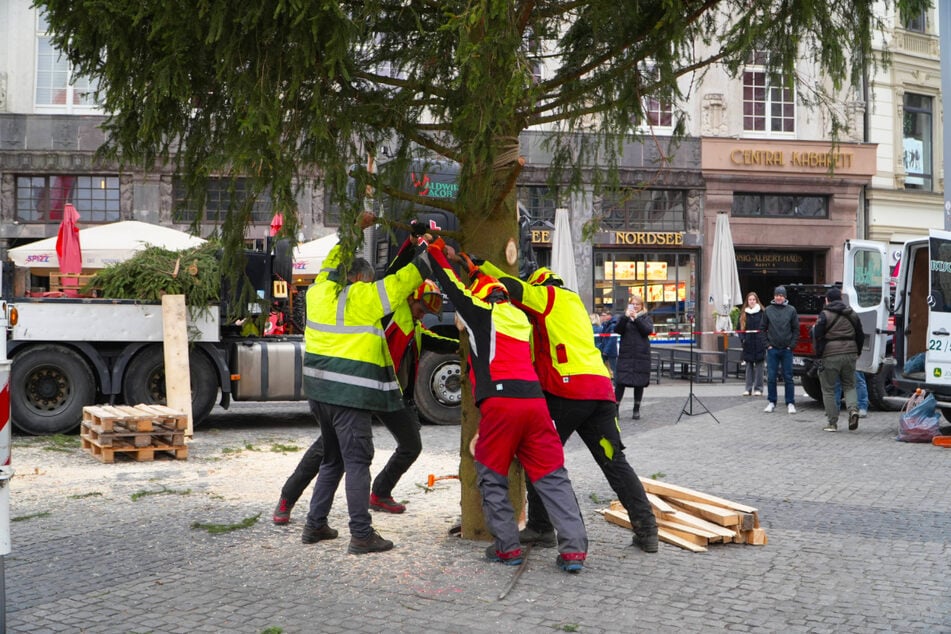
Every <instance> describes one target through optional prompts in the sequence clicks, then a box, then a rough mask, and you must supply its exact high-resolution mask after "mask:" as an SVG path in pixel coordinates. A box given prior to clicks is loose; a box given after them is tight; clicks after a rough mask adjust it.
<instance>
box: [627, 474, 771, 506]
mask: <svg viewBox="0 0 951 634" xmlns="http://www.w3.org/2000/svg"><path fill="white" fill-rule="evenodd" d="M641 484H643V485H644V490H645V491H647V492H648V493H654V494H655V495H661V496H664V497H667V498H677V499H678V500H692V501H694V502H706V503H708V504H716V505H717V506H723V507H725V508H728V509H733V510H734V511H740V512H742V513H756V509H755V508H753V507H752V506H746V505H745V504H740V503H739V502H733V501H732V500H727V499H725V498H720V497H717V496H715V495H708V494H706V493H701V492H700V491H695V490H694V489H688V488H687V487H682V486H677V485H676V484H668V483H667V482H661V481H659V480H651V479H650V478H641Z"/></svg>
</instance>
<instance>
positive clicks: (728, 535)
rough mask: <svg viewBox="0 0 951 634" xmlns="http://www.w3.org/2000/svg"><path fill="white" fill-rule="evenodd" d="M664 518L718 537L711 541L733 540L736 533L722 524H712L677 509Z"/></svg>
mask: <svg viewBox="0 0 951 634" xmlns="http://www.w3.org/2000/svg"><path fill="white" fill-rule="evenodd" d="M666 519H667V520H668V521H671V522H676V523H679V524H685V525H687V526H693V527H694V528H699V529H701V530H704V531H707V532H709V533H712V534H714V535H716V536H717V537H719V539H718V540H711V541H733V537H734V536H735V535H736V531H733V530H730V529H729V528H726V527H724V526H720V525H719V524H714V523H713V522H708V521H707V520H705V519H701V518H699V517H695V516H693V515H691V514H690V513H685V512H683V511H677V512H675V513H674V514H673V515H668V516H667V518H666Z"/></svg>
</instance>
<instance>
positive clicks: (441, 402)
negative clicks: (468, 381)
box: [413, 352, 462, 425]
mask: <svg viewBox="0 0 951 634" xmlns="http://www.w3.org/2000/svg"><path fill="white" fill-rule="evenodd" d="M460 371H461V370H460V365H459V355H457V354H436V353H433V352H428V353H426V354H424V355H423V356H422V358H421V359H420V360H419V368H418V369H417V374H416V386H415V388H414V389H413V396H414V397H415V398H416V409H417V410H418V411H419V415H420V416H421V417H422V418H423V419H424V420H426V421H427V422H430V423H434V424H436V425H458V424H459V423H460V422H461V421H462V407H461V404H462V377H461V376H460Z"/></svg>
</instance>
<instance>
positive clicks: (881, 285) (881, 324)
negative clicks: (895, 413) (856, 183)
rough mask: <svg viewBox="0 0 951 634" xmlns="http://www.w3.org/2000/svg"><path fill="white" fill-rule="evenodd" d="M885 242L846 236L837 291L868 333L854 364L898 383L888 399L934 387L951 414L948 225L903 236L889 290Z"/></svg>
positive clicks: (944, 410) (950, 242)
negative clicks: (915, 235)
mask: <svg viewBox="0 0 951 634" xmlns="http://www.w3.org/2000/svg"><path fill="white" fill-rule="evenodd" d="M886 247H887V245H886V244H885V243H880V242H871V241H866V240H852V241H849V242H847V243H846V248H845V268H844V275H843V278H844V279H843V284H842V292H843V293H844V294H845V295H846V297H847V298H848V304H849V305H850V306H851V307H852V308H853V309H854V310H855V311H856V312H857V313H858V314H859V316H860V317H861V319H862V326H863V328H864V330H865V332H866V334H867V335H868V337H867V342H866V345H865V346H864V347H863V350H862V353H861V356H860V357H859V361H858V369H860V370H863V371H865V372H866V373H871V374H878V375H879V376H884V377H885V378H886V381H885V384H890V385H891V386H893V387H894V388H896V390H895V391H896V394H899V396H891V397H887V398H888V400H889V401H891V402H892V404H893V405H901V404H902V403H904V400H905V397H904V396H900V394H909V393H912V392H914V391H915V389H917V388H922V389H924V390H927V391H929V392H932V393H934V395H935V398H936V399H937V402H938V407H939V408H940V409H941V412H942V414H943V415H944V417H945V419H947V420H951V232H948V231H941V230H937V229H932V230H931V231H930V232H929V236H928V237H921V238H916V239H913V240H909V241H907V242H905V244H904V245H903V247H902V253H901V259H900V267H899V273H898V276H897V279H895V280H894V298H892V292H891V289H890V286H891V278H890V276H889V270H888V260H887V259H886V253H887V252H886ZM890 316H893V317H894V328H893V329H891V328H889V317H890ZM889 348H890V349H891V354H888V351H889ZM869 387H870V389H871V388H872V385H871V384H870V385H869Z"/></svg>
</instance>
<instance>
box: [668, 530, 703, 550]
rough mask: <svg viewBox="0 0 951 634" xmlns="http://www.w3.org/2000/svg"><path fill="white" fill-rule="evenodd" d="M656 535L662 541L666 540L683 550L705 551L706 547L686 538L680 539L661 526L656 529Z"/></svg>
mask: <svg viewBox="0 0 951 634" xmlns="http://www.w3.org/2000/svg"><path fill="white" fill-rule="evenodd" d="M657 537H658V539H660V541H662V542H667V543H668V544H673V545H674V546H680V547H681V548H683V549H684V550H689V551H690V552H694V553H705V552H707V549H706V548H704V547H703V546H699V545H697V544H694V543H692V542H689V541H687V540H686V539H681V538H680V537H678V536H677V535H674V534H673V533H671V532H670V531H666V530H664V529H662V528H659V529H657Z"/></svg>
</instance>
